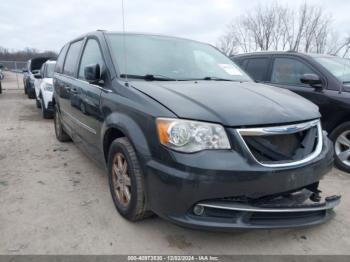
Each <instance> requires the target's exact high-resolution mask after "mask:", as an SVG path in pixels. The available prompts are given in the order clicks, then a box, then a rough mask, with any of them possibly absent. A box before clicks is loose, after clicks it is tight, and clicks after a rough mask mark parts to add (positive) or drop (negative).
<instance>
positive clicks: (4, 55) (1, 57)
mask: <svg viewBox="0 0 350 262" xmlns="http://www.w3.org/2000/svg"><path fill="white" fill-rule="evenodd" d="M38 56H47V57H57V53H56V52H54V51H45V52H40V51H38V50H37V49H35V48H25V49H24V50H18V51H13V50H9V49H7V48H4V47H1V46H0V61H28V60H29V59H31V58H34V57H38Z"/></svg>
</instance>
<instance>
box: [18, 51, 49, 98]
mask: <svg viewBox="0 0 350 262" xmlns="http://www.w3.org/2000/svg"><path fill="white" fill-rule="evenodd" d="M49 59H51V58H50V57H36V58H33V59H30V60H28V62H27V70H25V71H24V74H23V84H24V93H25V94H26V95H27V96H28V98H31V99H34V98H35V77H34V75H36V74H39V73H40V69H41V66H42V65H43V63H45V62H46V61H47V60H49Z"/></svg>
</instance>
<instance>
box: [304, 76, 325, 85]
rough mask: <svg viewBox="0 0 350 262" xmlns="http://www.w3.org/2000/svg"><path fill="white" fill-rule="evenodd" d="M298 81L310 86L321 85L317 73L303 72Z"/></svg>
mask: <svg viewBox="0 0 350 262" xmlns="http://www.w3.org/2000/svg"><path fill="white" fill-rule="evenodd" d="M300 82H302V83H303V84H306V85H310V86H312V87H321V85H322V80H321V79H320V77H319V76H318V75H315V74H304V75H302V77H301V78H300Z"/></svg>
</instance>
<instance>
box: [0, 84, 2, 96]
mask: <svg viewBox="0 0 350 262" xmlns="http://www.w3.org/2000/svg"><path fill="white" fill-rule="evenodd" d="M0 94H2V84H1V81H0Z"/></svg>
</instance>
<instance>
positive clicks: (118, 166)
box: [112, 153, 131, 207]
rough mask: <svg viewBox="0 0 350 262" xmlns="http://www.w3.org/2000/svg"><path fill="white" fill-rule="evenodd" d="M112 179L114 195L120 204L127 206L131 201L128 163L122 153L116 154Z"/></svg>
mask: <svg viewBox="0 0 350 262" xmlns="http://www.w3.org/2000/svg"><path fill="white" fill-rule="evenodd" d="M112 179H113V186H114V191H115V194H116V196H117V198H118V201H119V203H120V204H122V205H123V206H124V207H126V206H128V204H129V203H130V199H131V180H130V176H129V174H128V163H127V161H126V159H125V157H124V155H123V154H122V153H117V154H116V155H115V157H114V160H113V170H112Z"/></svg>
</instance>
